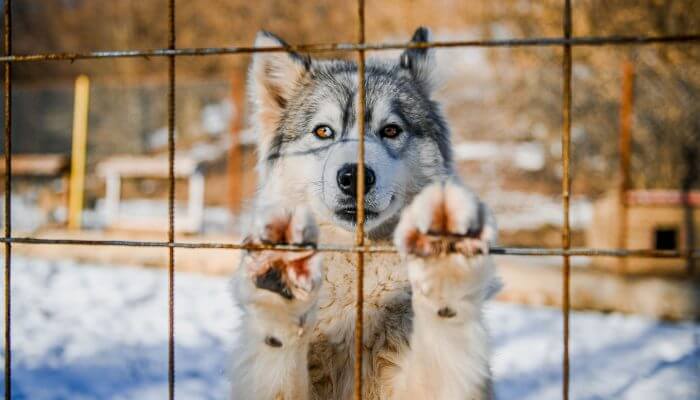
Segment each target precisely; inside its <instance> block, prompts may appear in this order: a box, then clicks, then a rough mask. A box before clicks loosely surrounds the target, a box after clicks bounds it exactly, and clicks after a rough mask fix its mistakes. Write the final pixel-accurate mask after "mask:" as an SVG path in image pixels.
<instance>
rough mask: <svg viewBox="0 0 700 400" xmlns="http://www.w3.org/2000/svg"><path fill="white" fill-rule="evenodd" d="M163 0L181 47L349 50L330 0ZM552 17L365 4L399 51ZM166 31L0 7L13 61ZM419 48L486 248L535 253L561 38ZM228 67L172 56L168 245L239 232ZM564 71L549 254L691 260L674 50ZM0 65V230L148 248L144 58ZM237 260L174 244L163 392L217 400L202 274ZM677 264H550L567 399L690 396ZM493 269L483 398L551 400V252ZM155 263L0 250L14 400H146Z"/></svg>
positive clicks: (593, 29)
mask: <svg viewBox="0 0 700 400" xmlns="http://www.w3.org/2000/svg"><path fill="white" fill-rule="evenodd" d="M0 3H2V1H0ZM176 3H177V4H176V7H177V8H176V9H177V14H176V20H177V21H176V23H177V46H178V47H181V48H182V47H227V46H250V45H252V43H253V41H254V37H255V34H256V32H257V31H258V30H260V29H265V30H269V31H272V32H274V33H277V34H278V35H280V36H282V37H283V38H285V39H286V40H287V41H288V42H290V43H292V44H302V43H314V44H317V43H333V42H345V43H349V42H354V41H356V40H357V24H358V21H357V12H356V4H355V3H354V2H337V1H330V0H312V1H303V2H291V1H272V0H259V1H256V2H249V1H241V0H200V1H197V2H193V1H185V0H178V1H177V2H176ZM562 11H563V2H562V1H558V0H542V1H538V2H529V1H523V0H501V1H486V0H473V1H468V2H467V1H457V0H437V1H427V0H401V1H384V0H381V1H380V0H368V1H367V5H366V23H367V41H368V42H370V43H381V42H391V43H401V42H406V41H408V39H409V38H410V37H411V35H412V33H413V31H414V30H415V28H416V27H417V26H419V25H424V26H427V27H429V28H431V30H432V31H433V35H434V40H440V41H449V40H473V39H509V38H535V37H559V36H561V35H562V28H561V26H562ZM699 32H700V2H699V1H697V0H644V1H639V0H618V1H614V2H610V1H603V0H574V1H573V35H574V36H668V35H697V34H698V33H699ZM167 35H168V25H167V2H166V1H165V0H148V1H142V0H120V1H118V2H116V1H113V2H107V1H99V0H26V1H16V2H14V3H13V52H14V53H17V54H33V53H43V52H51V53H57V52H88V51H96V50H136V49H143V50H145V49H153V48H164V47H167ZM398 54H399V52H398V51H381V52H370V53H369V56H370V57H398ZM436 55H437V64H438V68H439V75H440V76H441V83H440V86H439V89H438V91H437V92H436V94H435V97H436V99H437V100H438V101H440V102H441V103H442V105H443V109H444V112H445V114H446V116H447V119H448V120H449V122H450V125H451V128H452V134H453V137H452V142H453V149H454V153H455V160H456V164H457V167H458V169H459V172H460V174H461V176H462V177H463V178H464V179H465V181H466V182H467V183H468V184H469V185H470V186H472V187H473V188H474V189H475V190H476V192H477V193H479V194H480V195H481V196H482V197H483V198H484V199H485V200H486V202H487V203H488V204H490V205H491V206H492V208H493V209H494V210H495V212H496V216H497V219H498V221H499V228H500V242H501V245H503V246H532V247H559V246H560V245H561V226H562V211H561V195H560V193H561V178H562V168H561V130H562V128H561V125H562V117H561V98H562V67H561V58H562V50H561V48H560V47H558V46H549V47H521V48H504V47H499V48H473V47H472V48H451V49H437V50H436ZM315 56H317V57H344V58H353V57H355V54H354V53H338V54H332V53H329V54H316V55H315ZM249 62H250V56H248V55H217V56H207V57H178V58H177V60H176V71H177V72H176V74H177V83H176V137H177V156H176V174H177V178H178V181H177V191H176V197H177V202H176V205H177V209H176V211H177V213H176V229H177V234H178V241H192V242H236V241H238V240H239V239H240V237H239V236H238V235H239V234H240V231H241V228H242V227H245V225H246V224H248V223H249V222H250V215H249V213H248V212H247V210H248V207H247V204H248V201H249V200H250V199H251V196H252V195H253V194H254V192H255V188H256V176H255V170H254V167H255V158H256V155H255V148H254V144H255V132H253V131H252V130H251V129H250V128H249V124H248V122H249V121H248V120H247V117H246V116H247V115H248V112H247V108H248V105H247V104H246V97H245V93H246V87H245V85H246V80H245V75H246V70H247V67H248V64H249ZM573 62H574V66H573V81H572V89H573V114H572V117H573V122H572V166H571V170H572V190H573V193H572V202H571V226H572V244H573V246H574V247H595V248H628V249H655V250H679V251H686V250H687V249H692V248H697V247H698V246H699V245H698V242H699V241H700V191H699V190H700V176H699V175H698V174H699V172H698V169H699V168H700V117H699V115H700V101H698V100H699V97H700V46H698V43H697V41H696V42H692V43H685V44H680V43H670V44H664V45H659V44H657V45H647V46H602V47H574V49H573ZM12 72H13V90H12V101H13V110H12V113H13V114H12V115H13V116H12V134H13V182H12V184H13V187H12V216H11V217H12V227H13V235H14V236H32V237H42V238H73V239H130V240H153V241H162V240H166V238H167V192H168V181H167V177H168V174H167V60H166V59H165V58H158V57H154V58H149V59H146V58H128V59H124V58H120V59H103V60H78V61H75V62H69V61H41V62H22V63H14V64H13V69H12ZM0 118H1V117H0ZM81 123H82V125H84V127H85V129H80V126H81ZM3 145H4V144H3ZM72 165H73V166H72ZM1 168H4V163H2V167H1ZM82 169H84V174H83V173H80V171H81V170H82ZM3 173H4V170H3ZM0 212H1V211H0ZM237 257H238V252H236V251H225V250H186V249H178V250H177V252H176V268H177V270H178V271H180V272H181V273H180V274H178V280H177V285H178V286H177V289H176V304H177V306H176V312H177V313H176V326H177V329H178V331H177V332H178V339H179V340H178V342H177V344H178V345H177V355H178V357H177V359H178V361H179V364H178V394H179V396H180V398H196V399H199V398H212V399H218V398H223V397H224V395H223V394H222V393H225V391H226V368H227V367H226V363H227V361H226V360H227V357H230V356H232V355H230V354H228V353H227V349H228V348H229V347H230V346H229V343H230V341H231V340H233V339H232V337H231V330H232V329H233V328H232V327H233V326H234V325H235V320H236V318H235V311H234V310H233V309H232V307H230V303H231V302H230V300H229V295H228V293H227V287H226V276H227V275H229V274H230V273H231V271H232V270H233V269H234V268H235V266H236V259H237ZM697 263H698V261H697V260H693V259H692V258H677V259H650V258H645V259H642V258H639V259H637V258H629V259H612V258H611V259H607V258H603V257H596V258H584V257H575V258H573V259H572V264H573V267H574V268H573V272H572V305H573V307H574V308H576V309H578V310H581V311H577V312H575V313H574V314H573V315H572V339H571V341H572V392H573V394H574V398H581V399H602V398H615V399H618V398H620V399H621V398H630V399H631V398H635V399H640V398H647V399H658V398H674V399H697V398H699V397H700V384H699V383H698V382H699V381H700V380H699V379H697V378H698V377H699V376H700V346H699V345H698V343H700V327H699V326H700V325H699V324H698V322H697V321H698V316H700V311H699V310H700V291H699V290H698V285H699V282H700V279H699V276H700V273H698V267H697V265H696V264H697ZM497 264H498V268H499V273H500V274H501V275H502V276H503V278H504V281H505V288H504V290H503V291H502V292H501V294H500V295H499V298H498V301H496V302H493V303H492V305H491V307H492V309H491V312H490V313H489V318H490V320H491V321H492V331H493V332H494V342H495V345H496V348H495V358H494V373H495V375H496V392H497V394H498V395H499V398H518V399H545V398H547V399H548V398H553V399H554V398H559V396H560V394H559V393H560V385H561V382H560V381H561V367H560V357H561V354H560V352H561V333H562V332H561V320H560V318H561V317H560V314H559V313H558V312H557V310H556V307H560V306H561V300H560V299H561V258H560V257H498V258H497ZM166 265H167V251H166V250H165V249H163V248H119V247H111V248H108V247H94V246H90V247H88V246H46V245H41V246H39V245H27V244H25V245H22V244H17V245H14V246H13V266H14V270H13V274H14V275H13V278H14V280H13V283H12V285H13V286H12V287H13V290H14V292H13V296H14V297H13V329H14V332H15V333H14V335H15V338H16V339H15V342H14V343H15V346H16V348H13V350H15V358H14V359H13V363H14V364H13V365H16V368H15V374H14V379H16V381H17V382H16V383H17V384H16V385H15V387H14V388H15V389H16V390H15V393H19V394H18V395H17V396H18V397H17V398H32V399H36V398H40V399H60V398H100V399H104V398H162V397H163V395H164V393H165V391H166V390H167V369H166V366H167V353H166V348H165V347H163V346H165V345H166V341H167V329H166V328H167V314H166V312H165V311H166V309H167V308H166V307H167V280H166V276H165V275H164V274H163V270H162V269H161V268H150V267H163V266H166ZM233 356H235V355H233ZM47 383H50V384H49V385H47Z"/></svg>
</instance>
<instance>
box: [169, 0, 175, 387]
mask: <svg viewBox="0 0 700 400" xmlns="http://www.w3.org/2000/svg"><path fill="white" fill-rule="evenodd" d="M168 28H169V29H168V31H169V32H168V49H169V50H175V0H170V1H169V2H168ZM174 242H175V56H174V55H170V56H168V244H169V246H168V398H169V399H170V400H174V399H175V247H174V246H172V245H171V244H172V243H174Z"/></svg>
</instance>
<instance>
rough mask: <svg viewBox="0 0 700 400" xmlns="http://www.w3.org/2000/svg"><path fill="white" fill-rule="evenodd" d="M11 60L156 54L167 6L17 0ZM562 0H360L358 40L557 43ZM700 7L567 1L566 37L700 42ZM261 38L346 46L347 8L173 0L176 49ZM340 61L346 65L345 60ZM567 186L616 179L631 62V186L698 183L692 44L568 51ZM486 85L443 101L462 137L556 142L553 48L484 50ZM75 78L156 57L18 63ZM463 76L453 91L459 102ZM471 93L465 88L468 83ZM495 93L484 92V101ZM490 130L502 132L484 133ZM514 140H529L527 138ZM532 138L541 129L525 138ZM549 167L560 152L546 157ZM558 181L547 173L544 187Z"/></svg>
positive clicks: (215, 66)
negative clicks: (414, 36) (682, 37)
mask: <svg viewBox="0 0 700 400" xmlns="http://www.w3.org/2000/svg"><path fill="white" fill-rule="evenodd" d="M14 12H15V26H16V30H15V51H17V52H20V53H35V52H42V51H88V50H105V49H134V48H136V49H146V48H160V47H165V46H166V44H167V21H166V15H167V2H166V1H165V0H149V1H141V0H120V1H112V2H103V1H88V0H31V1H24V2H17V4H16V5H15V8H14ZM561 12H562V2H561V1H559V0H543V1H537V2H529V1H522V0H500V1H486V0H484V1H457V0H439V1H428V0H402V1H374V0H370V1H367V10H366V15H367V39H368V40H369V41H373V42H379V41H384V40H387V39H390V40H391V41H401V40H405V39H406V38H408V37H409V35H410V34H411V32H412V30H413V29H414V28H415V27H416V26H417V25H427V26H430V27H431V28H433V30H434V31H436V32H438V33H443V34H445V33H450V32H452V34H453V35H456V36H468V37H482V38H494V37H496V38H501V37H537V36H550V37H554V36H561V29H562V28H561V25H562V16H561ZM699 25H700V0H642V1H640V0H619V1H614V2H611V1H604V0H578V1H574V24H573V26H574V35H578V36H606V35H671V34H697V33H698V32H700V26H699ZM259 29H267V30H270V31H274V32H276V33H278V34H280V35H282V36H284V37H285V38H287V39H288V40H289V41H290V42H292V43H327V42H352V41H354V40H356V38H357V15H356V9H355V3H354V2H353V1H333V0H314V1H299V2H297V1H269V0H261V1H255V2H251V1H248V0H246V1H243V0H208V1H185V0H178V1H177V35H178V46H180V47H205V46H236V45H250V44H251V43H252V41H253V38H254V35H255V32H256V31H257V30H259ZM345 56H352V55H350V54H345ZM574 58H575V60H574V61H575V67H574V82H573V84H574V115H573V117H574V126H573V146H574V152H573V154H574V160H573V161H574V169H575V171H576V172H575V174H574V187H575V189H576V190H577V191H578V192H581V191H585V192H588V193H594V194H595V193H600V191H602V190H605V189H608V188H610V186H611V184H613V183H614V180H615V176H616V174H617V131H618V102H619V93H620V70H621V68H620V64H621V62H622V61H623V60H631V61H632V62H633V63H634V64H635V66H636V72H637V80H636V84H635V92H636V97H635V110H634V115H635V119H634V128H633V130H634V142H633V158H632V169H633V174H632V179H633V182H634V185H635V186H636V187H665V188H670V187H679V186H686V187H698V185H699V183H698V179H697V171H694V170H693V168H692V167H693V166H694V165H697V164H700V161H699V160H700V156H699V154H700V119H699V118H697V116H698V115H700V109H699V107H700V102H699V101H698V93H699V90H700V48H698V46H697V45H669V46H660V45H653V46H646V47H633V46H629V47H605V48H580V47H579V48H576V49H575V50H574ZM248 61H249V57H247V56H218V57H199V58H180V59H178V64H177V66H178V69H177V74H178V79H183V80H186V79H199V80H201V79H213V78H222V77H223V78H226V77H228V76H230V74H232V73H236V74H241V73H243V71H244V70H245V67H246V65H247V63H248ZM489 63H490V65H489V66H488V68H490V69H491V70H492V71H493V72H494V73H493V76H494V77H493V78H491V79H490V80H489V81H484V82H477V83H476V84H480V85H483V86H484V87H489V88H494V89H493V92H494V93H495V94H493V95H489V96H487V95H484V96H483V97H482V99H481V100H478V99H477V101H476V102H474V101H472V102H471V103H470V102H468V101H461V100H459V101H453V102H451V104H450V108H449V109H448V115H449V116H450V118H451V119H452V120H454V121H457V125H458V127H457V128H458V129H456V130H458V131H459V134H460V135H462V137H463V138H480V139H494V138H493V137H491V136H490V135H492V132H493V131H497V132H499V134H500V132H505V134H506V135H511V137H512V136H513V135H515V136H516V137H517V138H518V139H534V140H545V141H547V142H549V143H551V144H553V145H555V144H556V143H557V140H558V137H559V135H560V131H561V127H560V125H561V117H560V115H561V111H560V107H561V102H560V101H561V86H562V85H561V78H562V77H561V66H560V63H561V51H560V49H559V48H557V47H542V48H525V49H515V50H509V49H495V50H491V51H489ZM78 72H85V73H88V74H90V75H91V76H93V77H94V78H95V79H98V80H103V81H116V82H119V84H125V83H131V84H134V83H141V82H144V81H153V80H155V81H162V79H163V78H164V76H165V73H166V64H165V63H164V62H163V60H162V59H153V60H144V59H125V60H93V61H79V62H75V63H73V64H71V63H68V62H45V63H33V64H29V63H28V64H22V65H21V66H20V67H18V68H16V69H15V76H16V78H17V79H18V84H22V83H27V84H28V83H32V84H39V83H41V84H42V85H45V84H50V83H54V82H57V81H61V80H70V79H72V77H73V76H74V75H75V74H76V73H78ZM466 78H468V77H465V80H462V81H454V82H449V84H450V85H451V89H450V90H451V91H452V92H459V91H460V90H461V88H462V87H463V86H465V82H468V80H467V79H466ZM469 84H470V85H472V84H474V82H469ZM488 93H489V94H492V92H488ZM496 125H498V126H499V127H501V128H499V129H488V128H489V127H493V126H496ZM523 132H525V134H524V135H523ZM533 132H540V133H538V134H534V133H533ZM550 157H551V158H552V160H551V161H553V162H556V159H557V157H558V155H557V154H551V155H550ZM540 179H542V180H543V181H546V182H552V185H556V182H557V180H558V179H559V176H558V173H557V172H556V170H555V168H548V169H547V172H546V173H543V174H542V176H541V177H540Z"/></svg>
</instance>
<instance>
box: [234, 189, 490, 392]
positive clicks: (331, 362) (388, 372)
mask: <svg viewBox="0 0 700 400" xmlns="http://www.w3.org/2000/svg"><path fill="white" fill-rule="evenodd" d="M464 201H468V202H467V203H464ZM473 201H476V197H475V196H474V195H473V194H472V193H471V192H469V191H468V190H467V189H466V188H464V187H462V186H460V185H458V184H456V183H448V184H446V185H445V184H435V185H431V186H429V187H427V188H426V189H425V190H424V191H423V192H422V193H421V195H419V196H417V197H416V199H415V200H414V201H413V203H412V204H411V205H410V206H409V207H407V208H406V209H405V210H404V212H403V215H402V218H401V222H400V223H399V226H398V227H397V229H396V234H395V242H396V244H397V247H398V248H399V249H400V251H401V253H402V255H401V258H399V257H398V256H396V255H385V254H384V255H383V254H368V255H366V261H365V290H364V291H365V314H364V317H365V320H364V321H365V328H366V329H365V332H364V342H365V353H364V355H363V358H364V373H365V377H364V392H365V393H364V395H365V397H364V398H366V399H368V400H372V399H409V398H416V399H418V398H421V399H422V398H430V399H486V398H488V396H489V395H488V393H489V385H490V382H489V380H490V374H489V362H488V360H489V354H490V353H489V345H488V335H487V332H486V329H485V327H484V324H483V320H482V305H483V301H484V300H485V299H486V297H487V296H488V293H489V292H490V291H491V287H492V285H493V282H494V277H493V268H492V265H491V262H490V258H489V257H487V256H474V257H466V256H464V255H461V254H454V253H453V254H444V255H437V256H430V257H416V256H412V255H410V254H409V247H408V245H407V244H406V240H407V239H406V235H408V234H409V233H410V231H411V230H412V229H418V230H419V231H421V232H423V233H425V232H427V230H428V227H429V226H430V222H431V221H430V215H432V211H433V209H434V208H435V207H443V206H445V207H446V208H447V209H448V210H449V212H450V216H451V217H454V220H455V221H458V227H459V232H453V233H464V232H466V230H467V226H468V223H469V221H473V219H474V218H476V217H475V212H476V209H477V207H476V204H474V203H473ZM443 202H444V203H445V204H444V205H443V204H442V203H443ZM294 220H295V219H294V218H292V221H294ZM296 220H297V221H300V222H297V223H298V224H299V225H300V226H293V227H292V229H291V231H295V230H299V229H303V227H301V226H303V225H308V224H309V219H308V218H297V219H296ZM293 223H294V222H293ZM319 237H320V238H321V239H322V241H325V242H327V243H336V244H337V243H341V244H342V243H345V244H349V243H351V241H352V234H351V233H349V232H346V231H344V230H341V229H338V228H337V227H336V226H335V225H333V224H332V223H328V222H325V223H324V222H323V221H321V224H320V234H319ZM469 240H473V239H469ZM479 240H481V239H479ZM483 240H488V238H483ZM324 257H325V258H324V269H325V271H324V270H323V269H320V268H317V269H314V272H313V273H314V274H319V277H320V276H321V275H322V278H323V279H322V281H323V283H322V284H321V285H318V286H314V288H313V290H312V291H311V293H310V295H309V296H308V297H306V298H303V299H300V298H295V299H294V300H292V301H288V300H284V299H283V298H282V297H281V296H279V295H277V294H276V293H273V292H270V291H267V290H261V289H257V288H255V286H254V285H253V283H252V282H253V281H252V279H251V275H250V273H249V271H250V270H254V269H255V263H254V260H253V259H252V258H251V257H247V258H246V259H245V260H244V261H243V264H242V266H241V268H240V270H239V271H238V273H237V275H236V277H235V279H234V295H235V297H236V300H237V303H238V304H239V306H240V307H241V309H242V310H243V320H242V323H241V330H240V332H239V334H240V336H239V340H238V342H237V346H236V348H235V349H234V353H233V358H234V367H233V376H232V391H233V395H232V398H234V399H243V398H245V399H277V398H282V399H325V398H332V399H349V398H351V397H352V382H353V376H352V365H353V332H354V318H355V310H354V304H355V286H354V285H355V283H354V282H355V273H356V271H355V269H354V264H355V261H356V255H354V254H328V255H325V256H324ZM444 307H449V308H450V310H452V311H453V312H455V313H456V315H455V316H454V317H452V318H444V317H440V316H439V315H438V311H439V310H440V309H442V308H444ZM392 313H393V314H392ZM411 313H412V314H413V316H411V315H410V314H411ZM387 318H389V319H391V318H393V320H391V321H389V322H388V323H387ZM300 320H303V321H304V323H303V324H300V322H299V321H300ZM302 325H303V326H302ZM270 335H272V336H274V337H276V338H278V339H279V340H280V341H281V342H282V343H283V345H282V347H280V348H273V347H270V346H269V345H266V344H265V338H266V337H267V336H270ZM310 365H311V366H312V367H313V370H312V371H311V372H310V373H309V371H308V368H309V366H310Z"/></svg>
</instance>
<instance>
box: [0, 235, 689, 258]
mask: <svg viewBox="0 0 700 400" xmlns="http://www.w3.org/2000/svg"><path fill="white" fill-rule="evenodd" d="M7 242H11V243H19V244H27V245H58V246H117V247H175V248H179V249H210V250H247V251H309V250H316V251H318V252H323V253H357V252H363V253H396V248H395V247H393V246H367V245H365V246H343V245H318V246H298V245H287V244H252V243H226V242H173V243H169V242H164V241H142V240H89V239H50V238H35V237H17V236H15V237H12V238H9V239H8V238H0V243H7ZM489 254H491V255H494V256H541V257H555V256H558V257H561V256H564V255H568V256H570V257H634V258H693V259H696V258H700V249H691V250H652V249H595V248H586V247H576V248H570V249H568V250H566V249H563V248H558V247H552V248H546V247H501V246H494V247H491V248H490V249H489Z"/></svg>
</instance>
